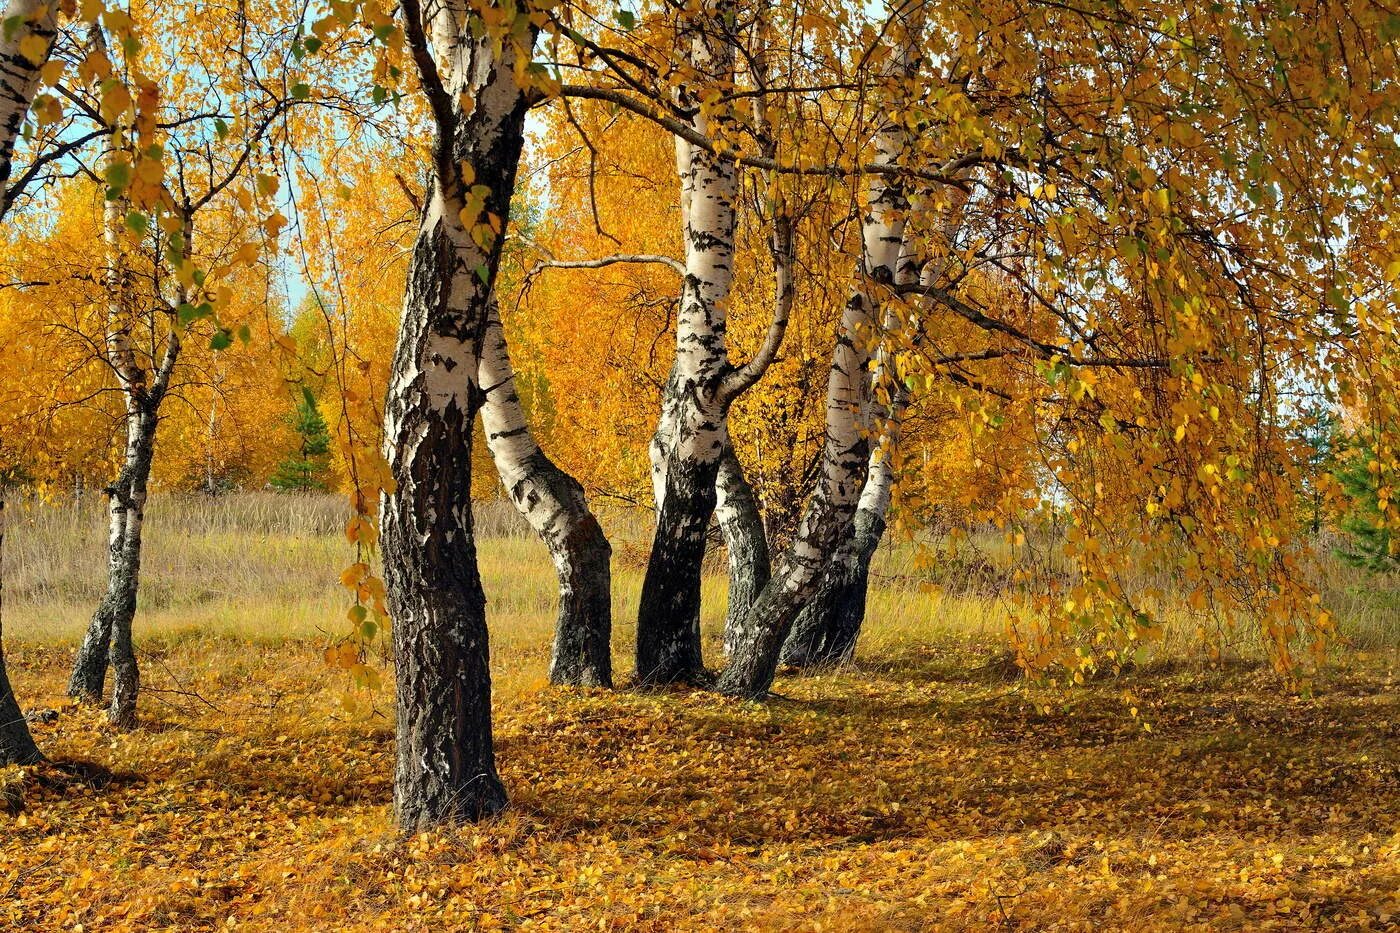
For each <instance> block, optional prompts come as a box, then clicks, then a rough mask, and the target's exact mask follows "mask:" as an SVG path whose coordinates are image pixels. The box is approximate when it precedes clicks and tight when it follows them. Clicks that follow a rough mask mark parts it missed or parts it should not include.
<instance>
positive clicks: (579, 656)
mask: <svg viewBox="0 0 1400 933" xmlns="http://www.w3.org/2000/svg"><path fill="white" fill-rule="evenodd" d="M485 326H486V335H485V338H484V340H483V342H482V350H481V363H480V372H481V377H480V378H481V384H482V386H483V388H482V392H483V394H484V401H483V403H482V406H481V422H482V425H483V427H484V428H485V430H486V444H487V446H488V447H489V448H490V450H491V457H492V459H493V460H494V461H495V464H496V470H497V472H498V473H499V474H500V477H501V483H502V484H503V485H504V486H505V488H506V492H507V493H508V494H509V495H510V498H511V501H512V502H514V503H515V506H516V508H517V509H518V510H519V511H520V514H521V515H523V516H525V519H526V521H528V522H529V523H530V526H531V527H532V528H534V529H535V531H536V532H537V533H538V534H539V536H540V538H541V539H542V540H543V541H544V543H545V545H546V546H547V547H548V548H549V553H550V557H551V559H552V560H553V562H554V570H555V573H556V575H557V576H558V578H559V615H558V619H557V621H556V623H555V628H554V650H553V653H552V654H551V657H550V662H549V679H550V682H551V683H555V684H563V685H571V686H580V687H611V686H612V643H611V639H612V561H611V558H612V547H611V545H609V544H608V539H607V537H606V536H605V535H604V534H603V529H602V526H601V525H599V524H598V520H597V519H596V518H595V517H594V516H593V513H592V512H591V511H589V508H588V502H587V500H586V499H585V497H584V492H583V487H582V486H581V485H579V483H578V481H577V480H575V479H574V478H573V477H572V476H570V475H569V474H568V473H565V472H564V471H563V470H561V469H559V467H558V466H556V465H555V464H554V461H552V460H550V459H549V457H548V456H546V455H545V452H544V451H543V450H541V449H540V445H539V443H538V442H537V441H536V440H535V436H534V434H533V432H531V430H530V425H529V423H528V422H527V420H526V418H525V411H524V409H523V408H522V407H521V404H520V394H519V392H517V391H516V385H515V379H516V375H515V370H514V368H513V367H512V366H511V362H510V355H509V352H508V350H507V348H506V337H505V329H504V327H503V326H502V324H501V315H500V308H499V306H498V304H497V302H496V300H495V298H494V297H492V298H491V300H490V304H489V307H488V309H487V318H486V325H485Z"/></svg>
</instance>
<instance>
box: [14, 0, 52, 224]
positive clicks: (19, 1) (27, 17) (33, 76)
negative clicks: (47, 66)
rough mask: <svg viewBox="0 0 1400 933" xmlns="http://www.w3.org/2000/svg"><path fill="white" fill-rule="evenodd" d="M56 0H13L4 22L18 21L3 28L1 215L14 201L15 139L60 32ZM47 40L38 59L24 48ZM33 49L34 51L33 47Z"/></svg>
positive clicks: (27, 113)
mask: <svg viewBox="0 0 1400 933" xmlns="http://www.w3.org/2000/svg"><path fill="white" fill-rule="evenodd" d="M57 11H58V3H57V2H56V0H9V2H8V3H7V4H6V6H5V16H4V22H5V23H6V24H9V23H15V24H16V26H15V28H14V31H13V32H11V31H10V30H9V29H8V28H6V29H5V30H4V31H3V32H0V216H3V215H4V208H5V206H6V205H8V204H9V203H10V201H11V199H10V198H8V197H6V193H7V190H8V188H9V181H10V174H11V171H12V167H13V164H14V156H15V141H16V140H18V139H19V132H20V127H22V126H23V125H24V120H25V118H26V117H27V116H28V115H29V107H30V105H31V104H33V103H34V96H35V94H37V93H38V90H39V70H40V69H41V68H42V67H43V66H44V63H45V62H46V61H48V58H49V53H50V52H51V51H52V50H53V43H54V38H55V37H56V36H57V35H58V20H57V17H56V14H57ZM36 36H37V37H38V38H39V40H40V41H41V42H42V43H43V54H42V55H40V56H39V58H38V60H37V61H36V60H34V59H31V58H29V57H28V56H27V55H25V54H24V53H23V52H21V51H20V43H21V42H25V44H26V47H27V46H28V45H29V43H27V42H26V40H27V39H29V38H30V37H36ZM30 51H33V50H32V49H31V50H30Z"/></svg>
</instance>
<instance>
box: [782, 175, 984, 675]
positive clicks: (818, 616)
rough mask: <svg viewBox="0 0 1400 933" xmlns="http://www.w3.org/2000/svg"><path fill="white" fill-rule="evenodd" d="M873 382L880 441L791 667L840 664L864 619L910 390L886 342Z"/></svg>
mask: <svg viewBox="0 0 1400 933" xmlns="http://www.w3.org/2000/svg"><path fill="white" fill-rule="evenodd" d="M966 202H967V196H966V194H964V193H962V192H961V191H959V190H958V189H953V194H952V197H951V200H950V202H949V204H948V217H947V220H946V222H945V223H944V224H943V226H942V229H941V231H940V235H941V237H942V239H943V240H944V243H943V244H942V255H941V256H940V257H938V258H930V259H927V260H926V261H925V262H924V263H923V268H922V269H921V270H920V271H919V276H918V277H919V280H920V282H921V284H923V285H925V286H929V285H935V284H937V283H938V281H939V280H940V279H941V278H942V277H943V276H944V275H945V274H946V272H947V270H948V266H949V263H948V259H947V257H948V255H949V254H950V253H951V251H952V249H953V241H954V238H955V236H956V234H957V230H958V227H959V226H960V224H961V221H962V212H963V208H964V207H965V206H966ZM915 252H916V251H915V250H914V249H913V248H912V246H911V244H910V235H909V231H907V230H906V233H905V241H904V246H903V253H902V255H901V256H900V259H899V265H898V267H897V268H896V270H895V281H896V284H897V285H899V286H904V285H908V284H912V283H913V281H914V278H915V275H914V271H915V269H916V268H917V267H918V265H919V262H918V257H917V256H916V255H915ZM899 324H900V322H899V320H898V315H896V314H894V313H893V312H892V311H887V312H886V314H885V330H886V332H887V333H891V332H893V331H894V329H895V328H897V327H898V326H899ZM921 328H922V325H921V324H920V323H919V322H918V321H917V320H916V321H915V322H913V327H912V329H913V331H914V334H915V345H916V346H917V345H918V344H919V343H920V342H921V340H922V337H921V336H920V335H921V334H922V329H921ZM875 381H876V383H877V384H879V383H881V382H883V384H884V387H885V391H886V392H887V393H888V398H889V405H888V407H887V409H886V410H885V411H884V412H883V418H882V420H883V432H882V434H883V437H884V441H885V443H884V444H883V445H882V447H881V448H879V449H877V450H875V451H873V452H872V453H871V457H870V468H869V471H868V474H867V477H866V481H865V488H864V489H863V490H862V491H861V497H860V502H859V505H858V506H857V508H856V515H855V519H854V521H853V522H852V524H851V531H850V534H849V535H848V536H847V537H846V539H845V540H843V541H842V542H841V545H840V546H839V547H838V548H837V550H836V554H835V556H834V557H833V558H832V560H831V563H830V564H829V565H828V566H827V568H826V570H825V571H824V572H823V573H822V578H821V583H820V584H818V586H817V591H816V593H815V594H814V595H813V597H812V599H811V600H810V601H809V602H808V603H807V605H806V606H804V607H803V608H802V610H801V612H800V613H799V614H798V617H797V620H796V622H794V623H793V629H792V633H791V634H790V635H789V636H788V639H787V641H786V642H784V644H783V652H782V659H781V662H782V663H783V664H786V665H789V666H791V667H797V668H806V667H831V666H836V665H840V664H844V663H846V662H847V661H850V660H851V659H852V658H853V657H854V656H855V647H856V641H857V639H858V638H859V637H860V630H861V627H862V625H863V624H864V622H865V607H866V602H867V596H868V591H869V587H870V562H871V561H872V560H873V559H874V557H875V552H876V550H878V549H879V546H880V540H881V538H882V537H883V536H884V533H885V524H886V519H885V515H886V513H887V512H888V511H889V507H890V501H891V498H892V496H893V493H894V482H895V474H894V459H893V458H894V456H895V453H896V450H897V449H898V446H899V443H900V439H901V430H902V426H903V420H904V414H905V412H906V410H907V409H908V405H909V390H908V388H907V387H906V385H905V384H904V378H903V374H902V373H901V372H900V371H899V367H898V365H897V362H896V360H895V358H894V354H892V353H891V352H889V351H888V350H887V349H884V350H882V351H881V354H880V365H879V368H878V370H877V372H876V374H875Z"/></svg>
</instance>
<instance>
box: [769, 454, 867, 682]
mask: <svg viewBox="0 0 1400 933" xmlns="http://www.w3.org/2000/svg"><path fill="white" fill-rule="evenodd" d="M893 486H894V470H893V469H892V468H891V465H890V461H889V457H888V455H886V456H884V457H881V458H879V459H878V460H877V459H876V458H872V462H871V465H870V472H869V475H868V477H867V479H866V481H865V488H864V489H863V490H862V491H861V497H860V503H859V505H858V506H857V507H856V514H855V518H854V519H853V520H852V522H851V529H850V533H849V535H847V537H846V539H845V540H844V541H842V542H841V544H840V546H839V547H838V548H837V550H836V554H835V555H834V556H833V557H832V559H831V563H830V564H828V565H827V567H826V569H825V570H824V571H823V572H822V575H821V582H820V583H819V584H818V586H817V589H816V592H815V593H814V594H813V595H812V597H811V599H810V600H809V601H808V603H807V604H806V605H805V606H803V607H802V609H801V611H800V612H799V613H798V616H797V620H796V622H794V623H793V627H792V634H791V635H789V636H788V639H787V641H786V642H785V643H784V644H783V652H782V663H783V664H786V665H791V666H793V667H799V668H809V667H831V666H837V665H840V664H844V663H846V662H847V661H849V660H851V658H852V657H853V656H854V655H855V647H856V640H857V638H858V637H859V635H860V629H861V625H862V624H863V623H864V621H865V604H866V595H867V592H868V589H869V581H870V562H871V560H872V559H873V558H874V556H875V551H876V550H877V549H878V548H879V546H880V539H881V537H883V535H884V533H885V513H886V512H887V511H888V509H889V502H890V494H891V491H892V489H893Z"/></svg>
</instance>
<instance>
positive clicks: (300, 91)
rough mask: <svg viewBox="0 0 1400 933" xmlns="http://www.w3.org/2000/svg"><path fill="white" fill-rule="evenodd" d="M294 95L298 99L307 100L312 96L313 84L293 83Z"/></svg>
mask: <svg viewBox="0 0 1400 933" xmlns="http://www.w3.org/2000/svg"><path fill="white" fill-rule="evenodd" d="M292 96H293V97H295V98H296V99H297V100H307V99H309V98H310V97H311V86H310V85H309V84H293V85H292Z"/></svg>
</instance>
